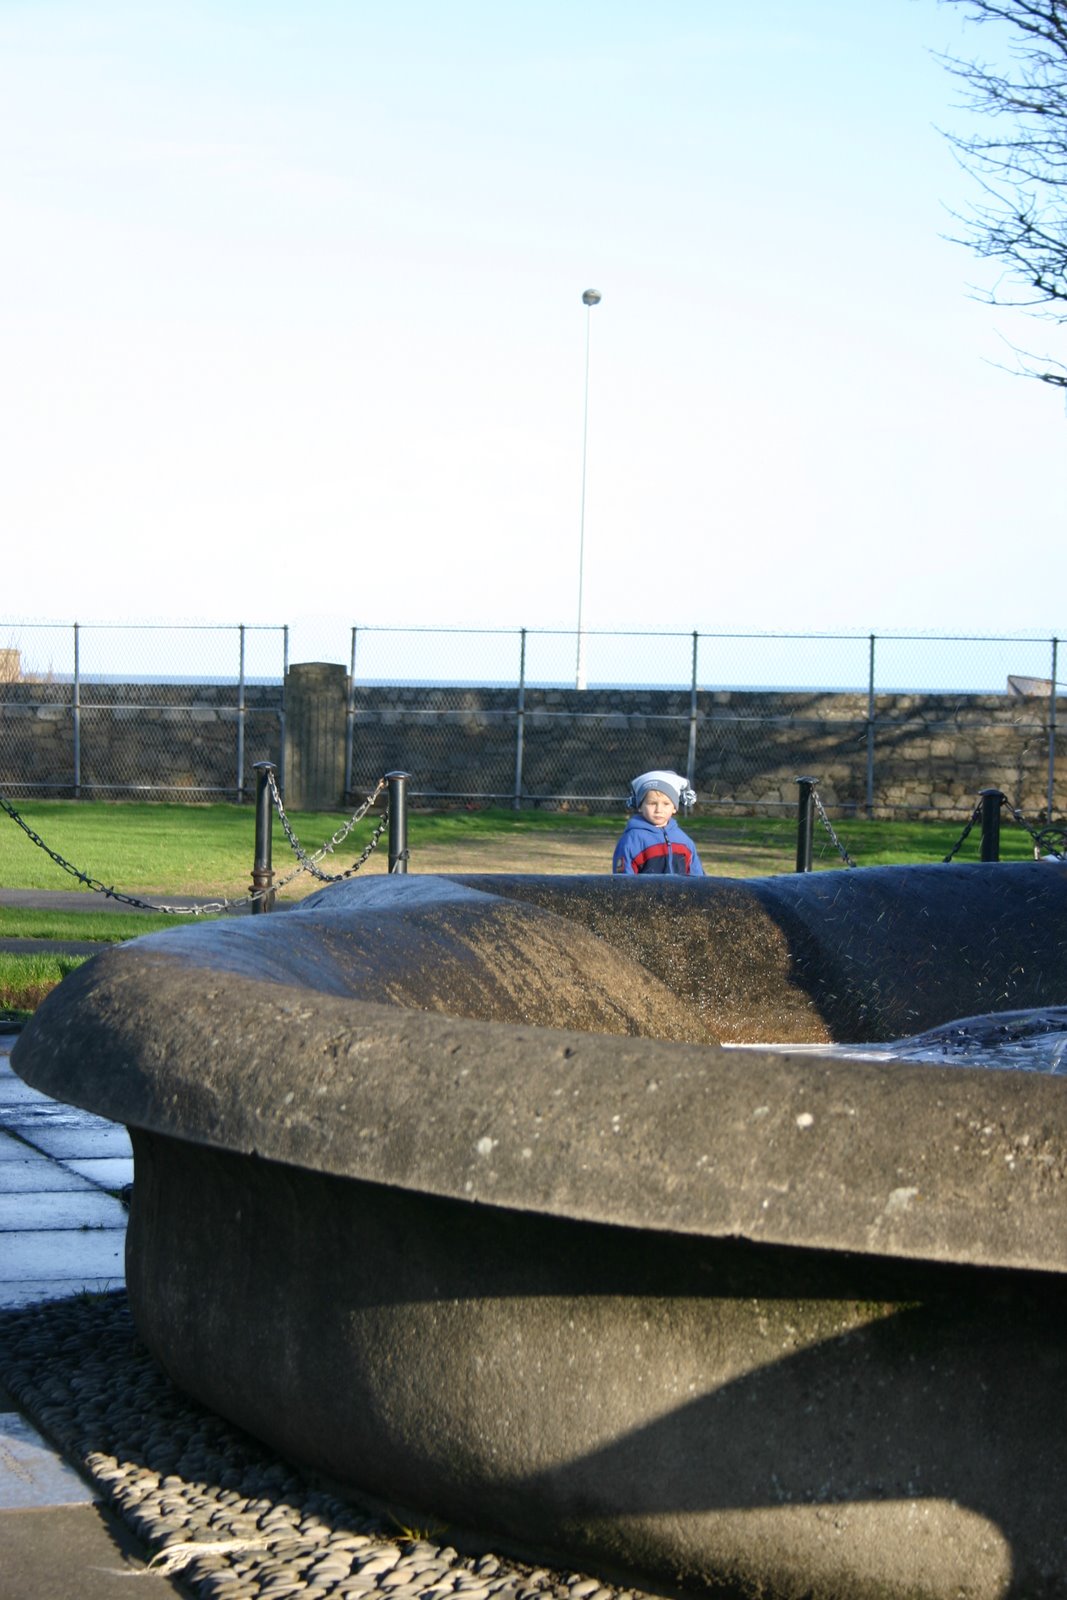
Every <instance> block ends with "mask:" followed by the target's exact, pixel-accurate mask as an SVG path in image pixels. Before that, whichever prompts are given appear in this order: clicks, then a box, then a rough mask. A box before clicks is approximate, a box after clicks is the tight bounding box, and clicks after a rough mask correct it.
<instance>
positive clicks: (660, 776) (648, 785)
mask: <svg viewBox="0 0 1067 1600" xmlns="http://www.w3.org/2000/svg"><path fill="white" fill-rule="evenodd" d="M650 789H658V790H659V792H660V794H665V795H666V796H667V798H668V799H669V800H670V801H671V803H672V804H673V806H674V808H675V810H676V811H688V810H689V807H690V806H691V805H692V804H693V802H694V800H695V799H696V795H695V794H694V792H693V790H692V789H691V788H690V787H689V783H688V781H687V780H686V779H685V778H683V777H682V775H681V774H680V773H678V772H642V774H641V776H640V777H639V778H635V779H634V780H633V782H632V783H631V785H630V793H629V795H628V796H627V799H626V805H627V808H628V809H629V810H630V811H636V810H637V808H638V807H639V806H640V804H641V801H642V800H643V799H644V797H645V795H646V794H647V793H648V791H649V790H650Z"/></svg>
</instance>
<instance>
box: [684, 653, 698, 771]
mask: <svg viewBox="0 0 1067 1600" xmlns="http://www.w3.org/2000/svg"><path fill="white" fill-rule="evenodd" d="M699 638H700V635H699V634H698V633H697V631H696V629H695V628H694V629H693V672H692V676H691V677H690V680H689V754H688V755H687V757H686V767H685V775H686V778H687V780H688V783H689V787H690V788H691V789H695V788H696V782H695V779H696V770H697V640H698V639H699Z"/></svg>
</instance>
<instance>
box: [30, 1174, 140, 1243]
mask: <svg viewBox="0 0 1067 1600" xmlns="http://www.w3.org/2000/svg"><path fill="white" fill-rule="evenodd" d="M125 1226H126V1211H125V1208H124V1207H123V1205H122V1204H121V1202H120V1201H118V1200H116V1199H115V1198H114V1196H113V1195H110V1194H105V1193H104V1192H103V1191H102V1190H101V1189H99V1188H97V1187H96V1186H95V1185H94V1186H92V1187H91V1188H89V1189H76V1190H73V1191H72V1190H70V1189H38V1190H37V1191H36V1192H35V1191H33V1190H21V1191H18V1192H16V1193H14V1194H3V1193H0V1233H26V1232H28V1231H29V1232H37V1231H39V1230H41V1229H48V1230H53V1229H57V1228H66V1229H78V1230H82V1229H85V1228H122V1229H124V1228H125Z"/></svg>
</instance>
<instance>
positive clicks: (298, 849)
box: [267, 771, 389, 883]
mask: <svg viewBox="0 0 1067 1600" xmlns="http://www.w3.org/2000/svg"><path fill="white" fill-rule="evenodd" d="M267 782H268V784H269V785H270V792H271V798H272V800H273V801H274V809H275V810H276V811H277V813H278V820H279V821H280V822H281V825H282V827H283V828H284V829H285V837H286V838H287V839H288V841H289V845H290V848H291V849H292V852H293V854H294V855H295V856H296V859H297V860H298V861H299V862H300V869H301V870H302V871H304V872H310V873H311V875H312V877H313V878H317V879H318V880H319V882H320V883H339V882H340V881H341V879H342V878H351V877H352V876H354V874H355V873H357V872H358V871H359V869H360V867H361V866H362V865H363V863H364V862H365V861H366V860H367V858H368V856H369V855H370V854H371V852H372V851H373V850H374V849H376V848H377V844H378V840H379V839H380V838H381V836H382V834H383V833H384V832H385V829H386V826H387V824H388V822H389V811H388V808H386V810H385V811H383V812H382V815H381V818H380V820H379V822H378V825H377V827H376V828H375V830H374V832H373V833H372V834H371V837H370V842H369V843H368V845H367V847H366V849H365V850H364V851H363V854H362V855H361V856H360V857H359V859H358V860H356V861H354V862H353V863H352V865H351V866H350V867H348V868H347V869H346V870H345V871H344V872H320V871H319V870H318V868H317V867H316V865H315V863H316V861H321V860H322V858H323V856H325V855H328V854H330V853H331V852H332V851H333V850H334V849H335V848H336V847H337V845H339V844H342V843H343V842H344V840H345V839H347V838H348V835H349V834H350V833H351V832H352V829H353V828H354V827H355V825H356V823H357V822H361V821H362V819H363V818H364V817H365V816H366V815H367V812H368V811H369V810H370V808H371V806H372V805H373V804H374V802H375V800H377V798H378V796H379V795H380V794H381V792H382V790H383V789H384V788H385V779H384V778H379V779H378V786H377V788H376V789H375V791H374V793H373V794H372V795H370V796H369V797H368V798H367V799H366V800H365V801H364V802H363V804H362V805H361V806H360V807H359V809H358V810H357V811H354V812H353V813H352V815H351V816H350V817H349V819H348V821H347V822H345V823H342V825H341V826H340V827H339V828H338V830H337V832H336V833H335V834H333V835H332V836H331V838H329V839H328V840H327V841H326V843H325V844H324V845H322V846H321V847H320V848H319V849H318V850H316V851H315V854H314V855H313V856H309V855H308V853H307V851H306V850H305V849H304V848H303V846H302V845H301V843H300V840H299V839H298V838H297V836H296V834H295V833H294V832H293V827H292V824H291V823H290V821H289V818H288V817H287V816H286V814H285V806H284V805H283V804H282V797H281V795H280V794H279V792H278V783H277V780H276V778H275V776H274V773H273V772H270V771H268V773H267Z"/></svg>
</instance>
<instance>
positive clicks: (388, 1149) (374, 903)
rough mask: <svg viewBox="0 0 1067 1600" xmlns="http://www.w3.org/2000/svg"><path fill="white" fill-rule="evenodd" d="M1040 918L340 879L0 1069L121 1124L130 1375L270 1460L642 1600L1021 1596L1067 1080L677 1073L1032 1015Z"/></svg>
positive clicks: (1048, 1386)
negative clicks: (782, 990)
mask: <svg viewBox="0 0 1067 1600" xmlns="http://www.w3.org/2000/svg"><path fill="white" fill-rule="evenodd" d="M912 873H915V874H917V875H916V876H915V877H911V876H909V875H910V874H912ZM490 886H491V887H490ZM553 887H554V892H553ZM646 891H647V892H646ZM924 897H925V903H924ZM898 902H899V903H898ZM953 913H955V915H956V916H957V917H958V918H959V919H960V923H959V927H958V929H957V930H956V931H957V936H956V938H955V943H953ZM1065 925H1067V871H1064V870H1063V869H1060V868H1058V867H1054V866H1051V865H1049V864H1047V863H1036V864H1034V866H1033V867H1032V868H1031V867H1030V866H1029V864H1025V865H1023V866H1022V867H1021V868H1019V869H1016V868H1013V867H1010V866H997V867H992V868H978V869H975V868H972V869H967V868H958V869H957V868H945V869H937V868H935V869H930V871H929V872H926V871H924V870H923V869H884V870H882V871H877V870H870V869H868V870H867V871H865V872H863V873H844V872H842V873H835V874H826V875H824V878H820V877H818V876H814V877H813V876H807V877H802V878H797V879H792V878H791V879H788V880H765V881H763V882H758V883H757V884H756V886H755V888H753V887H752V885H751V884H747V885H745V886H744V892H742V891H741V890H740V889H739V887H738V886H737V885H734V884H730V885H725V886H724V885H716V884H715V882H714V880H713V881H712V883H711V884H710V886H709V887H708V888H707V889H698V890H697V892H695V893H694V892H692V890H691V886H689V885H686V884H681V883H679V884H671V883H668V884H664V885H654V886H649V885H643V884H641V883H640V881H636V882H635V883H634V884H633V885H631V884H628V883H625V882H623V883H618V882H617V881H616V880H614V879H610V878H608V879H603V880H596V879H590V880H584V879H563V880H559V879H557V880H555V881H554V886H553V884H552V882H551V881H550V880H544V879H516V878H508V879H506V880H501V881H500V882H499V883H498V882H497V881H496V880H486V879H481V880H477V881H476V880H474V879H468V880H465V881H464V883H462V884H461V883H458V882H455V881H451V880H429V879H418V878H390V879H380V878H379V879H374V880H366V881H365V882H359V881H356V882H354V883H348V884H346V885H343V886H337V889H330V890H327V891H324V892H323V893H322V894H321V895H317V896H314V897H313V898H312V899H311V900H309V901H307V902H305V903H304V905H303V906H302V907H301V908H300V909H298V910H296V911H292V912H287V913H285V914H284V915H278V916H274V917H261V918H255V919H249V920H246V921H243V922H241V923H234V924H215V925H210V926H205V927H200V928H195V927H194V928H186V929H182V930H180V931H177V932H174V933H170V932H168V933H165V934H159V935H149V936H147V937H146V938H143V939H140V940H137V941H135V942H134V943H132V944H130V945H127V946H124V947H121V948H119V949H114V950H110V951H108V952H106V953H104V954H102V955H101V956H99V957H97V958H96V959H95V960H93V961H92V962H91V963H89V964H88V965H87V966H85V967H83V968H81V969H80V970H79V971H78V972H77V973H75V974H73V975H72V976H71V977H70V978H68V979H67V980H65V982H64V983H63V984H62V985H61V987H60V988H59V989H58V990H57V991H56V992H55V994H54V995H53V996H52V997H51V999H50V1000H49V1001H48V1002H46V1004H45V1005H44V1006H43V1007H42V1008H41V1009H40V1011H39V1012H38V1013H37V1016H36V1018H35V1019H34V1021H33V1022H32V1023H31V1024H30V1026H29V1027H28V1028H27V1029H26V1031H25V1033H24V1035H23V1037H22V1039H21V1040H20V1042H19V1044H18V1046H17V1048H16V1051H15V1053H14V1056H13V1064H14V1065H15V1067H16V1069H17V1070H18V1071H19V1072H20V1073H22V1074H23V1076H25V1077H26V1078H27V1079H28V1080H29V1081H30V1082H32V1083H33V1084H34V1085H35V1086H36V1087H38V1088H40V1089H42V1090H44V1091H45V1092H46V1093H48V1094H50V1095H54V1096H57V1097H60V1098H64V1099H68V1100H73V1101H74V1102H75V1103H77V1104H81V1105H86V1106H88V1107H90V1108H91V1109H93V1110H95V1111H97V1112H99V1113H101V1114H103V1115H105V1116H107V1117H109V1118H112V1119H114V1120H118V1121H121V1122H125V1123H127V1124H128V1125H129V1126H130V1128H131V1137H132V1139H133V1142H134V1148H135V1155H136V1181H135V1185H134V1204H133V1210H132V1215H131V1226H130V1234H129V1256H128V1261H127V1276H128V1282H129V1285H130V1292H131V1299H132V1303H133V1305H134V1309H135V1315H136V1318H137V1322H138V1326H139V1328H140V1330H141V1331H142V1334H143V1337H144V1338H145V1339H146V1340H147V1341H148V1343H149V1344H150V1346H151V1347H152V1348H153V1349H154V1350H155V1351H156V1353H157V1355H158V1356H159V1358H160V1359H161V1361H162V1362H163V1363H164V1365H166V1366H167V1367H168V1368H169V1369H170V1370H171V1371H172V1372H173V1374H174V1375H175V1376H176V1377H177V1378H178V1380H179V1381H180V1382H182V1383H183V1384H184V1385H185V1386H186V1387H188V1388H189V1389H190V1390H191V1391H192V1392H193V1393H195V1394H196V1395H198V1396H199V1397H200V1398H202V1399H204V1400H206V1401H207V1402H208V1403H209V1404H211V1405H213V1406H215V1407H216V1408H217V1409H219V1410H220V1411H222V1412H223V1413H224V1414H225V1415H227V1416H229V1417H231V1418H232V1419H233V1420H235V1421H236V1422H239V1423H241V1424H242V1425H243V1426H246V1427H248V1428H249V1429H250V1430H252V1431H253V1432H257V1433H259V1434H261V1435H262V1436H263V1437H264V1438H266V1439H268V1440H269V1441H270V1442H271V1443H272V1444H274V1445H275V1446H276V1447H278V1448H279V1449H281V1450H283V1451H286V1452H289V1453H291V1454H293V1455H294V1456H296V1457H298V1458H300V1459H302V1460H304V1461H307V1462H311V1463H313V1464H315V1465H318V1466H320V1467H323V1468H325V1469H326V1470H328V1471H329V1472H330V1473H332V1474H333V1475H335V1476H337V1477H339V1478H341V1479H342V1480H344V1481H346V1482H348V1483H350V1484H353V1485H355V1486H358V1487H362V1488H364V1489H369V1490H371V1491H373V1492H375V1493H377V1494H379V1495H381V1496H383V1497H385V1498H394V1499H396V1500H398V1501H400V1502H402V1503H404V1504H407V1505H413V1506H415V1507H416V1508H421V1509H423V1510H426V1511H429V1512H431V1513H435V1514H438V1515H444V1516H446V1517H448V1518H450V1519H452V1520H455V1521H459V1522H464V1521H466V1522H476V1523H477V1524H478V1525H480V1526H483V1527H486V1528H495V1529H498V1530H500V1531H501V1532H502V1533H503V1534H504V1535H505V1536H507V1537H508V1538H510V1539H511V1540H512V1541H513V1542H514V1543H516V1544H517V1545H519V1546H525V1547H526V1548H527V1549H529V1550H532V1551H533V1552H534V1553H537V1552H541V1553H544V1554H550V1555H552V1556H555V1557H560V1558H564V1559H569V1560H573V1561H576V1562H579V1563H584V1564H587V1565H588V1564H593V1565H598V1566H599V1568H600V1569H602V1570H604V1571H610V1572H616V1573H626V1574H631V1575H636V1577H637V1579H638V1581H640V1582H644V1583H646V1584H648V1583H653V1584H655V1585H657V1586H663V1587H667V1588H678V1587H680V1588H706V1589H709V1590H711V1591H717V1592H722V1593H728V1594H746V1595H748V1594H764V1595H766V1596H789V1597H794V1600H800V1597H802V1596H820V1597H835V1600H844V1597H845V1596H847V1597H849V1600H862V1597H866V1596H871V1597H873V1596H876V1595H877V1596H883V1595H887V1594H891V1595H901V1596H904V1595H916V1596H918V1595H929V1596H936V1597H939V1600H940V1597H942V1596H944V1597H948V1596H952V1597H953V1600H955V1597H957V1596H958V1595H959V1594H961V1593H962V1594H965V1595H967V1596H969V1597H970V1596H975V1597H983V1600H984V1597H985V1596H990V1597H992V1596H1003V1595H1008V1594H1011V1595H1013V1596H1017V1597H1019V1600H1022V1597H1023V1596H1026V1597H1028V1600H1029V1597H1031V1596H1038V1595H1040V1596H1042V1597H1043V1600H1048V1597H1050V1596H1055V1595H1061V1594H1062V1595H1067V1549H1065V1544H1064V1536H1063V1534H1062V1531H1061V1530H1062V1529H1063V1528H1064V1527H1067V1479H1065V1475H1064V1473H1063V1471H1062V1448H1063V1447H1062V1439H1063V1437H1065V1434H1064V1424H1065V1423H1067V1415H1065V1406H1067V1400H1065V1397H1067V1384H1065V1382H1064V1379H1065V1378H1067V1336H1065V1334H1064V1332H1063V1330H1064V1327H1065V1321H1064V1316H1063V1312H1064V1310H1065V1309H1067V1307H1065V1306H1064V1298H1065V1295H1064V1284H1065V1283H1067V1226H1065V1224H1067V1092H1065V1083H1064V1080H1063V1079H1057V1078H1050V1077H1045V1076H1041V1075H1038V1074H1032V1073H1015V1072H986V1071H983V1070H981V1069H980V1068H975V1067H965V1068H957V1067H932V1066H927V1065H921V1066H918V1065H910V1064H908V1065H904V1064H901V1063H892V1062H854V1061H845V1060H840V1059H820V1058H818V1056H817V1055H813V1054H802V1053H798V1054H796V1055H794V1056H790V1055H789V1054H788V1053H781V1052H779V1053H770V1052H761V1051H759V1050H754V1051H746V1052H736V1051H733V1052H731V1051H724V1050H721V1049H719V1048H718V1047H717V1046H716V1045H715V1044H713V1043H708V1042H706V1041H707V1040H708V1039H709V1038H714V1037H715V1036H716V1034H715V1030H716V1029H720V1028H722V1025H723V1019H724V1018H729V1019H731V1023H732V1026H733V1027H734V1028H735V1029H736V1031H737V1032H738V1033H739V1034H740V1035H741V1036H744V1035H745V1034H746V1033H748V1034H749V1036H750V1037H751V1036H752V1030H753V1028H758V1029H759V1030H760V1031H759V1032H756V1033H755V1037H760V1036H761V1033H763V1030H764V1029H765V1028H766V1027H767V1025H768V1018H770V1019H772V1020H774V1019H775V1018H777V1022H776V1024H775V1025H776V1026H782V1027H784V1026H785V1025H786V1024H787V1023H789V1024H791V1023H792V1022H794V1021H795V1020H796V1019H797V1018H802V1019H806V1020H807V1027H808V1037H809V1038H810V1037H811V1035H812V1034H815V1035H816V1037H817V1038H818V1037H820V1036H821V1037H826V1036H827V1035H828V1034H829V1035H831V1036H832V1037H835V1038H840V1037H842V1034H841V1032H840V1031H839V1030H840V1029H841V1028H842V1027H844V1026H845V1023H846V1022H847V1020H848V1019H849V1018H854V1019H855V1018H858V1019H860V1020H861V1021H862V1023H863V1025H864V1026H865V1027H869V1029H870V1032H869V1033H867V1034H866V1035H859V1037H867V1038H872V1037H873V1038H878V1037H881V1038H885V1037H887V1036H889V1035H890V1033H891V1031H892V1022H891V1019H893V1018H898V1017H899V1018H903V1017H906V1018H907V1026H906V1027H898V1028H897V1029H896V1031H897V1032H915V1031H916V1030H917V1029H918V1028H920V1027H928V1026H934V1025H936V1024H937V1023H939V1022H943V1021H947V1020H949V1019H950V1018H951V1017H952V1016H954V1015H965V1014H973V1013H975V1012H976V1011H979V1010H982V1009H987V1008H991V1007H993V1006H997V1005H1011V1006H1013V1007H1015V1008H1019V1007H1021V1006H1025V1005H1031V1004H1032V1005H1049V1004H1063V1003H1064V1002H1065V1000H1067V994H1065V992H1064V991H1065V988H1067V964H1065V963H1064V961H1063V952H1064V948H1065ZM709 928H710V930H711V931H710V932H709V931H708V930H709ZM701 961H703V962H704V971H705V974H706V981H707V987H708V989H709V991H710V996H711V998H710V1000H709V1001H707V1003H697V1002H698V998H699V997H700V994H701V991H700V971H701V966H700V963H701ZM953 962H955V965H956V967H957V968H958V969H959V970H956V971H953V970H950V969H952V967H953ZM853 969H854V970H853ZM846 980H847V981H846ZM775 981H777V982H779V983H781V984H784V985H785V986H786V987H787V988H788V991H789V992H788V995H787V998H786V999H785V1000H784V1001H782V1002H780V1003H779V1005H778V1009H777V1010H775V1009H774V1000H773V985H774V982H775ZM753 1016H754V1017H755V1022H754V1023H753V1021H752V1017H753ZM820 1030H821V1035H820ZM764 1036H766V1035H765V1034H764ZM845 1036H846V1037H847V1035H845Z"/></svg>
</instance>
